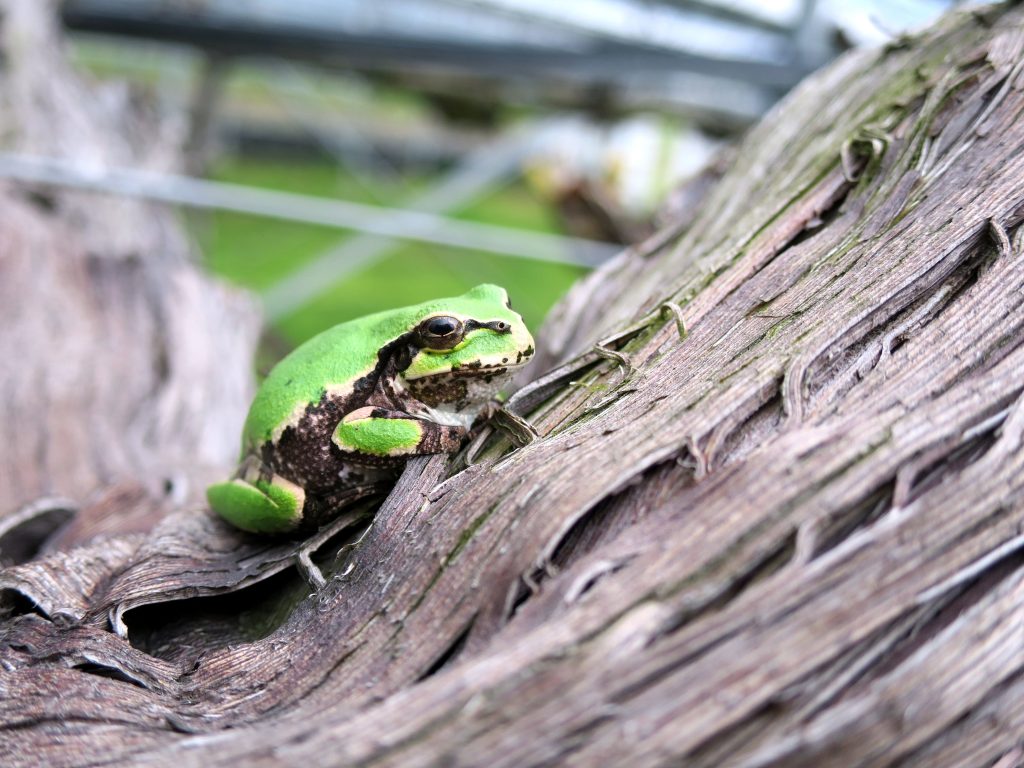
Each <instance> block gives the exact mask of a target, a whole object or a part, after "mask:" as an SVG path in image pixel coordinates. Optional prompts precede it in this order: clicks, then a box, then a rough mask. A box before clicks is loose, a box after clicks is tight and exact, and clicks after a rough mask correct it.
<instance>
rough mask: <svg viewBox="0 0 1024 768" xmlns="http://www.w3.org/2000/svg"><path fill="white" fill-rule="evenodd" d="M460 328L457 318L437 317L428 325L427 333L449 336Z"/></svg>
mask: <svg viewBox="0 0 1024 768" xmlns="http://www.w3.org/2000/svg"><path fill="white" fill-rule="evenodd" d="M457 327H458V323H457V322H456V320H455V318H452V317H435V318H434V319H433V320H431V321H430V322H429V323H427V331H428V332H430V333H432V334H434V335H435V336H447V335H448V334H449V333H452V332H453V331H454V330H455V329H456V328H457Z"/></svg>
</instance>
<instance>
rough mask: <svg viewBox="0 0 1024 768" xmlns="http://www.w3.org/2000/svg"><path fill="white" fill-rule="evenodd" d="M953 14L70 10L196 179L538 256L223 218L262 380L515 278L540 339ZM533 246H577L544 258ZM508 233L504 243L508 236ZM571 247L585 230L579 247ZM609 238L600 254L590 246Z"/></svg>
mask: <svg viewBox="0 0 1024 768" xmlns="http://www.w3.org/2000/svg"><path fill="white" fill-rule="evenodd" d="M949 4H950V3H947V2H943V1H942V0H900V1H898V2H887V3H881V2H846V3H839V2H828V1H827V0H821V2H815V1H814V0H775V2H765V3H752V2H745V1H744V0H694V1H692V2H690V1H688V0H661V1H660V2H653V1H651V2H648V1H643V2H641V1H640V0H636V1H635V2H634V1H633V0H573V2H568V3H564V4H562V5H561V6H552V5H551V4H544V3H540V2H535V1H534V0H519V1H518V2H516V0H421V1H420V2H411V0H335V1H334V2H327V1H326V0H287V2H280V1H277V0H248V1H247V2H227V0H67V1H66V2H65V4H64V19H65V23H66V25H67V26H68V29H69V35H70V39H71V40H72V52H73V58H74V61H75V63H76V65H77V66H78V67H79V68H80V69H81V70H82V71H84V72H87V73H89V74H90V75H91V76H93V77H95V78H97V79H101V80H110V81H111V82H115V81H116V82H120V81H128V82H129V83H130V84H131V87H132V89H133V91H134V93H135V94H136V95H138V96H141V97H142V98H145V99H146V100H148V101H149V102H151V103H152V104H153V105H155V106H156V108H157V109H158V110H159V111H160V115H161V119H163V120H164V121H165V122H166V123H167V124H168V125H170V126H171V127H172V130H173V131H176V132H177V134H176V135H177V137H178V140H179V141H180V142H181V143H182V144H183V145H184V146H185V147H186V150H187V154H186V162H187V166H186V167H185V168H184V169H182V173H185V174H188V175H191V176H195V177H201V178H205V179H208V180H211V181H218V182H228V183H231V184H236V185H245V186H247V187H255V188H265V189H272V190H279V191H287V192H294V193H297V194H300V195H304V196H314V197H317V198H323V199H334V200H343V201H352V202H358V203H364V204H368V205H373V206H383V207H385V208H389V209H398V210H402V209H414V210H427V211H430V212H433V213H436V214H438V215H441V216H444V217H446V218H447V219H449V220H452V221H454V222H455V223H456V224H457V223H458V222H467V221H468V222H477V223H482V224H487V225H494V226H498V227H504V228H507V232H509V233H510V234H509V235H508V238H509V242H510V246H509V248H510V249H511V250H513V251H519V253H518V255H517V256H512V255H508V254H499V253H495V252H493V249H487V248H482V249H480V250H474V249H472V248H455V247H451V246H450V245H445V244H441V243H438V242H428V241H425V240H412V239H390V240H389V239H386V238H383V237H381V236H379V235H367V234H365V233H358V232H355V231H352V230H344V229H341V228H339V227H331V226H323V225H315V224H308V223H303V222H300V221H295V220H289V218H288V217H287V216H286V215H283V216H281V217H274V216H266V215H260V216H257V215H251V214H247V213H241V212H237V211H230V210H223V209H217V208H216V207H213V208H207V209H203V210H192V209H189V210H183V213H182V215H183V216H185V217H186V220H187V223H188V227H189V230H190V231H191V232H192V233H193V235H194V238H195V240H196V242H197V244H198V246H199V250H200V251H201V254H202V258H203V259H204V261H205V263H206V265H208V267H209V268H210V269H211V270H212V271H214V272H215V273H217V274H218V275H221V276H222V277H223V278H225V279H227V280H229V281H231V282H233V283H235V284H237V285H240V286H244V287H245V288H248V289H251V290H252V291H254V292H255V293H256V294H257V295H259V296H261V297H262V298H263V299H264V303H265V307H266V310H267V312H266V316H267V323H268V326H267V330H268V332H267V334H266V345H265V347H266V349H265V354H264V355H263V357H262V359H263V362H262V363H261V367H262V366H264V365H267V364H269V362H271V361H272V360H274V359H276V358H279V357H280V356H281V355H283V354H285V353H286V352H287V350H288V349H290V348H291V347H292V346H294V345H295V344H297V343H299V342H301V341H303V340H304V339H306V338H309V337H310V336H311V335H313V334H315V333H317V332H319V331H320V330H323V329H324V328H326V327H329V326H331V325H333V324H335V323H338V322H341V321H343V320H346V319H349V318H352V317H357V316H360V315H363V314H367V313H369V312H373V311H376V310H379V309H383V308H387V307H393V306H400V305H403V304H408V303H412V302H417V301H422V300H425V299H428V298H433V297H438V296H445V295H453V294H458V293H461V292H463V291H465V290H467V289H468V288H469V287H472V286H473V285H476V284H478V283H481V282H494V283H498V284H501V285H503V286H505V287H506V288H507V289H508V290H509V292H510V294H511V296H512V297H513V303H514V305H515V306H516V308H517V309H518V310H519V311H520V312H522V314H523V316H524V317H525V319H526V320H527V322H528V324H530V326H531V327H534V328H536V327H537V326H538V325H539V323H540V322H541V320H542V319H543V317H544V314H545V312H546V311H547V310H548V308H549V307H550V306H551V305H552V304H553V303H554V302H555V301H556V300H557V299H558V298H559V297H560V296H561V295H562V294H563V293H564V292H565V290H566V289H567V288H568V286H569V285H570V284H571V283H572V282H573V281H574V280H576V279H577V278H578V277H580V276H581V275H582V274H584V273H585V271H586V270H587V269H588V268H591V267H592V266H593V264H594V263H595V260H594V258H593V257H592V255H591V257H588V258H582V257H581V255H580V253H579V239H583V240H587V241H594V242H597V243H603V244H607V247H606V248H605V249H604V250H603V251H600V253H602V254H603V257H607V255H609V254H611V253H613V252H614V250H615V248H617V247H620V246H621V245H622V244H625V243H629V242H634V241H636V240H638V239H642V238H643V237H644V236H645V235H646V234H648V233H650V232H652V231H653V230H654V229H655V228H656V227H657V224H658V221H659V219H658V215H659V210H658V203H659V201H661V200H663V199H664V198H665V197H666V195H667V194H668V192H669V191H670V190H671V189H672V188H673V187H674V186H675V185H677V184H679V183H680V182H681V181H683V180H685V179H686V178H687V177H688V176H690V175H692V174H693V173H695V172H697V171H698V170H699V169H700V168H701V167H702V166H703V165H704V164H705V163H706V162H707V161H708V160H709V158H711V157H712V156H713V154H714V153H715V152H716V151H717V149H718V148H719V147H720V146H721V145H722V144H723V143H724V142H726V141H729V140H731V139H732V138H734V137H735V136H737V135H738V134H739V133H740V132H742V131H743V130H744V129H745V128H746V126H748V125H749V124H751V123H752V122H753V121H754V120H756V119H757V117H758V116H759V115H760V114H761V113H762V112H763V111H764V110H765V109H767V108H768V107H770V106H771V104H772V103H774V102H775V101H776V100H777V99H778V98H780V97H781V96H782V95H783V94H784V93H785V92H786V90H788V89H789V88H790V87H792V85H794V84H795V83H796V82H798V81H799V79H801V78H802V77H803V76H804V75H805V74H806V73H807V72H810V71H812V70H813V69H814V68H816V67H819V66H821V65H823V64H824V63H826V62H827V61H828V60H830V59H831V58H833V57H834V56H836V55H838V53H840V52H841V51H842V50H844V49H846V48H848V47H850V46H852V45H857V44H865V43H878V42H885V41H887V40H892V39H893V38H894V37H895V36H897V35H898V34H900V33H901V31H903V30H906V29H908V28H912V27H915V26H919V25H923V24H925V23H927V22H929V21H930V20H931V19H932V18H933V17H934V16H935V15H937V14H938V13H940V12H941V11H942V10H943V9H944V8H945V7H946V6H948V5H949ZM516 232H526V233H530V232H539V233H547V234H549V235H553V236H566V238H567V239H564V240H557V241H554V240H553V241H552V242H553V243H554V246H555V252H553V253H551V254H548V255H547V256H545V257H544V259H543V260H540V259H533V258H530V257H531V255H536V254H533V253H531V248H532V246H531V241H529V240H524V241H523V243H522V244H521V245H517V244H516V243H517V239H516V235H515V233H516ZM499 235H500V233H499ZM571 238H577V240H573V239H571ZM584 245H585V244H584Z"/></svg>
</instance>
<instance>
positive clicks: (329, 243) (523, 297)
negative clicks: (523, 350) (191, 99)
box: [189, 157, 584, 345]
mask: <svg viewBox="0 0 1024 768" xmlns="http://www.w3.org/2000/svg"><path fill="white" fill-rule="evenodd" d="M210 176H211V178H215V179H218V180H222V181H228V182H233V183H239V184H248V185H252V186H258V187H267V188H271V189H278V190H287V191H292V192H299V193H302V194H308V195H318V196H324V197H334V198H339V199H344V200H353V201H357V202H365V203H376V204H379V205H391V206H399V207H400V206H401V205H402V204H403V201H404V200H407V199H408V198H409V197H410V196H411V195H413V194H415V193H416V192H417V191H419V190H422V189H423V188H424V187H425V186H427V185H429V183H430V182H431V177H430V176H429V175H428V174H424V173H420V174H414V175H403V176H402V178H401V180H400V183H394V182H391V183H389V182H387V181H385V180H377V179H375V178H374V179H369V180H368V179H367V178H366V177H365V176H360V177H359V178H356V177H354V176H353V175H352V174H350V173H347V172H345V171H344V170H341V169H339V168H338V167H337V166H333V165H331V164H329V163H325V162H316V161H312V160H310V161H305V160H300V161H296V160H289V159H285V158H267V157H260V158H253V157H245V158H240V157H234V158H225V159H222V160H221V161H220V162H218V163H217V165H216V166H215V167H214V168H213V169H211V173H210ZM454 215H455V217H456V218H461V219H465V220H470V221H480V222H486V223H490V224H498V225H503V226H510V227H520V228H523V229H529V230H534V231H541V232H558V231H559V227H558V222H557V216H556V214H555V212H554V211H553V210H552V209H551V207H550V206H549V205H548V204H547V203H546V202H545V201H544V200H542V199H540V198H539V197H538V196H537V195H535V194H534V193H533V192H532V191H531V190H530V189H529V188H528V187H527V186H526V185H525V184H523V183H520V182H515V183H512V184H509V185H507V186H505V187H502V188H500V189H496V190H494V191H492V192H491V193H490V194H488V195H486V196H483V197H481V198H479V199H477V200H475V201H474V202H473V203H472V204H471V205H469V206H467V207H466V208H464V209H462V210H459V211H456V212H454ZM189 221H190V228H191V230H192V232H193V234H194V236H195V237H196V238H197V240H198V242H199V244H200V247H201V248H202V250H203V253H204V255H205V259H206V263H207V265H208V266H209V268H210V269H211V270H212V271H213V272H215V273H216V274H219V275H221V276H222V277H224V278H226V279H227V280H229V281H230V282H233V283H235V284H237V285H241V286H243V287H246V288H249V289H252V290H254V291H256V292H261V291H265V290H267V289H268V288H270V287H271V286H273V285H274V284H275V283H277V282H278V281H279V280H281V279H283V278H284V277H286V276H287V275H289V274H290V273H292V272H293V271H294V270H296V269H298V268H299V267H300V266H302V265H303V264H305V263H307V262H308V261H310V260H312V259H314V258H316V257H317V256H319V255H321V254H323V253H324V252H325V251H328V250H330V249H331V248H333V247H336V246H337V245H339V244H340V243H342V242H343V241H344V240H345V239H346V238H348V237H350V236H351V234H352V233H349V232H346V231H342V230H337V229H331V228H327V227H317V226H310V225H305V224H297V223H292V222H284V221H277V220H273V219H267V218H261V217H254V216H246V215H243V214H237V213H231V212H226V211H217V212H213V213H202V214H195V215H191V216H190V219H189ZM583 271H584V270H582V269H580V268H578V267H575V266H571V265H562V264H552V263H547V262H540V261H531V260H525V259H515V258H510V257H502V256H497V255H494V254H490V253H484V252H476V251H468V250H461V249H455V248H448V247H445V246H440V245H433V244H430V243H419V242H413V241H402V242H397V241H396V244H395V247H394V248H393V249H392V250H390V251H388V252H387V255H386V256H384V257H383V258H382V259H381V260H379V261H377V262H374V263H372V264H370V265H368V266H367V267H366V268H364V269H360V270H357V271H355V272H352V273H350V274H348V275H346V276H344V277H343V278H342V279H341V280H340V281H339V282H337V283H336V284H334V285H329V286H324V289H323V292H322V293H321V294H320V295H319V296H317V297H316V298H314V299H313V300H311V301H310V302H308V303H307V304H306V305H304V306H303V307H302V308H300V309H298V310H297V311H295V312H293V313H291V314H289V315H287V316H286V317H283V318H281V319H280V320H279V321H277V322H276V323H275V324H274V325H273V327H272V328H271V329H270V330H271V332H272V333H274V334H275V335H277V336H279V337H280V338H281V339H283V340H284V341H285V342H286V343H287V345H295V344H299V343H301V342H302V341H304V340H305V339H307V338H309V337H310V336H313V335H315V334H316V333H318V332H320V331H321V330H323V329H325V328H328V327H330V326H332V325H334V324H336V323H339V322H342V321H344V320H348V319H351V318H353V317H359V316H360V315H365V314H368V313H370V312H375V311H378V310H380V309H387V308H390V307H398V306H403V305H406V304H412V303H416V302H420V301H425V300H427V299H431V298H437V297H440V296H452V295H456V294H459V293H462V292H464V291H466V290H468V289H469V288H471V287H473V286H474V285H477V284H479V283H482V282H491V283H497V284H499V285H502V286H504V287H505V288H506V289H507V290H508V292H509V294H510V296H511V297H512V303H513V306H515V308H516V309H517V311H519V312H520V313H521V314H522V315H523V317H524V319H525V320H526V322H527V324H528V325H529V326H530V328H531V329H536V328H537V327H538V325H539V324H540V322H541V320H542V319H543V317H544V314H545V313H546V312H547V311H548V309H549V308H550V307H551V305H552V304H554V302H555V301H557V299H558V298H559V297H560V296H561V295H562V294H563V293H564V292H565V291H566V290H567V289H568V287H569V286H570V285H571V284H572V282H573V281H574V280H576V279H577V278H578V277H579V276H580V275H581V274H583Z"/></svg>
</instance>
